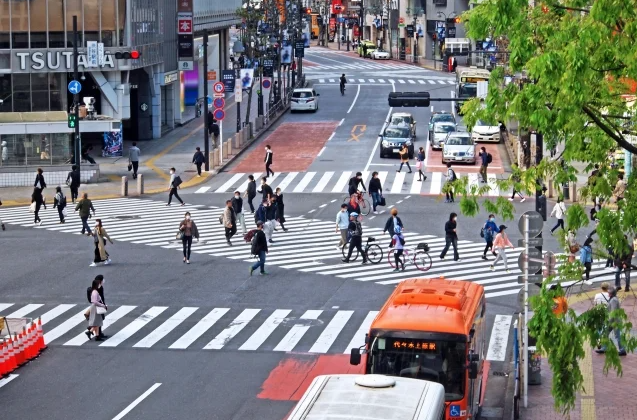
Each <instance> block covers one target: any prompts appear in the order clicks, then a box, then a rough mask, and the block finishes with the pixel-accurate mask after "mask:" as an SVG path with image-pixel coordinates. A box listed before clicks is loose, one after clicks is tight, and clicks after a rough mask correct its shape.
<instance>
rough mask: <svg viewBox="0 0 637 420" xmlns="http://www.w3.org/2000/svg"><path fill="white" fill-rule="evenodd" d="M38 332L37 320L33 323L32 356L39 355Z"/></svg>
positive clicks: (33, 357)
mask: <svg viewBox="0 0 637 420" xmlns="http://www.w3.org/2000/svg"><path fill="white" fill-rule="evenodd" d="M38 353H39V351H38V332H37V327H36V325H35V322H32V323H31V358H32V359H35V358H36V357H38Z"/></svg>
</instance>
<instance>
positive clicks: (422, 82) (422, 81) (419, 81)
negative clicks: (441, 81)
mask: <svg viewBox="0 0 637 420" xmlns="http://www.w3.org/2000/svg"><path fill="white" fill-rule="evenodd" d="M418 83H420V84H421V85H424V84H425V83H426V82H425V81H424V80H422V79H419V80H418Z"/></svg>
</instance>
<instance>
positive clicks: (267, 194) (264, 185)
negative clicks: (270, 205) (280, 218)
mask: <svg viewBox="0 0 637 420" xmlns="http://www.w3.org/2000/svg"><path fill="white" fill-rule="evenodd" d="M259 192H260V193H262V194H263V199H264V200H268V201H269V200H270V199H271V198H272V196H273V195H274V191H272V187H271V186H269V185H268V177H267V176H262V177H261V191H259Z"/></svg>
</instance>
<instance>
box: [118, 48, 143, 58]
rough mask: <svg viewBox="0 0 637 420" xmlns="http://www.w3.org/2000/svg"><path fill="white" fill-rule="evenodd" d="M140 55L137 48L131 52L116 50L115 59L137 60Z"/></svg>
mask: <svg viewBox="0 0 637 420" xmlns="http://www.w3.org/2000/svg"><path fill="white" fill-rule="evenodd" d="M141 56H142V53H140V52H139V51H137V50H133V51H131V52H128V51H124V52H121V51H118V52H116V53H115V59H117V60H130V59H133V60H138V59H139V58H140V57H141Z"/></svg>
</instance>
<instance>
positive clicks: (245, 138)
mask: <svg viewBox="0 0 637 420" xmlns="http://www.w3.org/2000/svg"><path fill="white" fill-rule="evenodd" d="M241 138H242V139H243V144H246V143H248V140H249V137H248V130H247V129H246V128H245V127H244V128H242V129H241Z"/></svg>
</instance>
